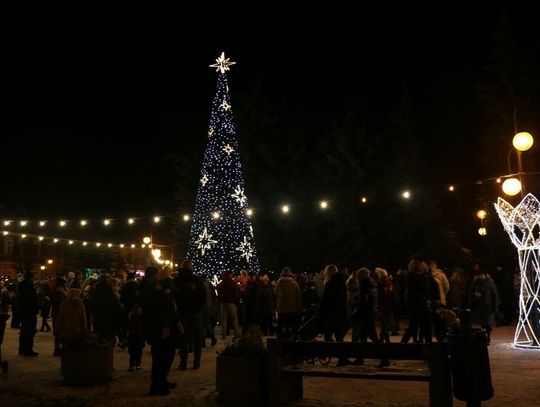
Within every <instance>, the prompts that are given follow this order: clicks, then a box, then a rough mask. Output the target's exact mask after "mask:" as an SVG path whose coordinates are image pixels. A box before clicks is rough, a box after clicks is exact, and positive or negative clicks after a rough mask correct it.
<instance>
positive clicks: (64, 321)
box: [55, 288, 86, 349]
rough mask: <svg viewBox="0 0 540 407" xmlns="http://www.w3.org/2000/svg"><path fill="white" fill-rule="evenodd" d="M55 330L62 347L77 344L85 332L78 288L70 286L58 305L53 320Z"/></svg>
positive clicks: (84, 314)
mask: <svg viewBox="0 0 540 407" xmlns="http://www.w3.org/2000/svg"><path fill="white" fill-rule="evenodd" d="M55 332H56V335H57V336H58V338H59V339H60V340H61V341H62V349H64V348H66V347H69V346H72V345H77V344H79V343H80V342H81V341H82V340H83V337H84V335H85V334H86V310H85V309H84V304H83V301H82V299H81V290H80V289H79V288H70V289H69V290H68V291H67V294H66V299H65V300H64V302H62V304H61V305H60V309H59V310H58V315H57V316H56V320H55Z"/></svg>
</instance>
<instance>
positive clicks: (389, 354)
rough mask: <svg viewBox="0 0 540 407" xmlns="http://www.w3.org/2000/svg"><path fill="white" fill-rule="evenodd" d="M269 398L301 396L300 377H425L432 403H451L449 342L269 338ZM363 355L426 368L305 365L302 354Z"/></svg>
mask: <svg viewBox="0 0 540 407" xmlns="http://www.w3.org/2000/svg"><path fill="white" fill-rule="evenodd" d="M267 349H268V386H269V389H268V390H269V391H268V393H269V402H270V405H271V406H273V407H277V406H282V405H285V404H287V403H289V402H292V401H295V400H301V399H302V398H303V383H302V379H303V376H311V377H314V376H317V377H331V378H356V379H377V380H406V381H424V382H429V402H430V406H431V407H451V406H452V400H453V397H452V380H451V367H450V357H449V352H448V344H447V343H445V342H441V343H431V344H401V343H384V344H375V343H351V342H321V341H318V342H317V341H315V342H304V341H285V340H278V339H275V338H269V339H268V340H267ZM324 357H331V358H339V357H346V358H366V359H383V358H385V359H390V360H392V361H395V360H417V361H425V362H427V365H424V366H425V368H424V369H408V370H407V369H392V368H371V369H369V368H365V367H359V368H354V367H350V366H346V367H345V368H343V367H339V368H333V367H332V368H331V367H326V368H324V367H322V368H316V367H313V366H307V367H306V366H305V365H304V364H300V365H299V364H298V363H297V362H298V361H301V360H304V358H324ZM398 365H399V363H398Z"/></svg>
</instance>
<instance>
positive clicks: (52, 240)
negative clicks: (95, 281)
mask: <svg viewBox="0 0 540 407" xmlns="http://www.w3.org/2000/svg"><path fill="white" fill-rule="evenodd" d="M0 233H1V234H2V236H4V237H9V236H11V237H17V238H20V239H34V240H36V241H38V242H42V243H43V244H47V243H48V244H53V245H56V244H67V245H68V246H79V247H83V248H84V247H88V248H90V247H93V248H101V249H129V248H131V249H135V248H141V249H145V248H150V249H151V248H153V247H173V246H176V245H178V244H173V245H157V244H155V243H153V242H151V240H150V238H147V237H145V238H143V239H141V241H142V242H143V243H139V244H137V243H112V242H107V240H105V241H89V240H81V239H71V238H66V237H55V236H44V235H37V234H32V233H23V232H13V231H8V230H3V231H1V232H0Z"/></svg>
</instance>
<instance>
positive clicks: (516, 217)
mask: <svg viewBox="0 0 540 407" xmlns="http://www.w3.org/2000/svg"><path fill="white" fill-rule="evenodd" d="M495 209H496V210H497V213H498V214H499V218H500V219H501V222H502V224H503V226H504V230H506V232H507V233H508V236H510V240H511V241H512V243H513V244H514V246H516V248H517V250H518V255H519V268H520V271H521V286H520V289H519V321H518V323H517V326H516V332H515V334H514V345H515V346H517V347H521V348H535V349H540V233H539V230H540V202H539V201H538V199H536V197H535V196H534V195H532V194H527V196H525V198H523V200H522V201H521V202H520V203H519V204H518V205H517V206H516V207H515V208H514V207H513V206H512V205H510V204H509V203H508V202H506V201H505V200H504V199H502V198H499V199H498V200H497V203H496V204H495Z"/></svg>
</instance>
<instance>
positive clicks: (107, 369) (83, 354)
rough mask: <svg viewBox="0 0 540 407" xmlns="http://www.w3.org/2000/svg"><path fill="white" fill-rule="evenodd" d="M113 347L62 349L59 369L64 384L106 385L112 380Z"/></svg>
mask: <svg viewBox="0 0 540 407" xmlns="http://www.w3.org/2000/svg"><path fill="white" fill-rule="evenodd" d="M113 350H114V346H113V345H108V346H95V347H88V348H83V349H76V348H65V349H62V354H61V361H60V369H61V373H62V377H63V378H64V383H65V384H70V385H79V386H80V385H91V384H103V383H107V382H109V381H110V380H111V378H112V370H113V357H114V354H113Z"/></svg>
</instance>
